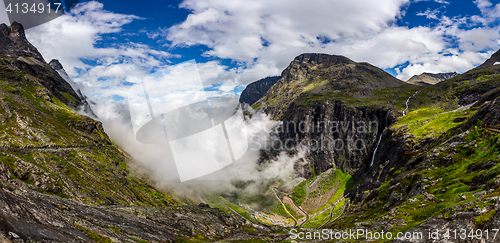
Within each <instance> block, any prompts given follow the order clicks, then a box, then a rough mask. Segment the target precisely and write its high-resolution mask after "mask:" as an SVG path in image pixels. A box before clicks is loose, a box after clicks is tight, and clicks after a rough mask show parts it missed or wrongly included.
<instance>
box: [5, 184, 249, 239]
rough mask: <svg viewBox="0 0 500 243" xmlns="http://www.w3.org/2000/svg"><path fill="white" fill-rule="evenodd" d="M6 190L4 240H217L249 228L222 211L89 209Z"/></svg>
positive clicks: (190, 207)
mask: <svg viewBox="0 0 500 243" xmlns="http://www.w3.org/2000/svg"><path fill="white" fill-rule="evenodd" d="M2 186H7V188H5V187H3V189H2V190H0V205H1V207H2V208H3V211H2V214H1V215H0V230H1V233H0V240H1V241H2V242H137V241H143V242H178V241H179V240H181V239H185V238H193V239H199V240H201V239H205V240H207V241H212V240H217V239H221V238H224V237H228V236H230V235H231V234H232V233H233V232H234V231H237V230H239V229H242V228H243V226H244V225H245V222H244V221H243V220H242V219H240V218H237V217H234V216H232V215H230V214H227V213H225V212H223V211H222V210H220V209H217V208H210V207H197V206H184V207H170V208H145V207H120V206H116V207H106V206H88V205H85V204H82V203H78V202H76V201H73V200H68V199H64V198H60V197H57V196H53V195H46V194H40V193H37V192H33V191H30V190H27V191H24V192H21V191H16V188H15V187H13V186H9V185H6V184H5V183H4V184H3V185H2ZM9 189H10V190H13V191H12V192H11V191H8V190H9ZM2 238H3V239H2Z"/></svg>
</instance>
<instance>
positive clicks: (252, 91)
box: [240, 76, 281, 105]
mask: <svg viewBox="0 0 500 243" xmlns="http://www.w3.org/2000/svg"><path fill="white" fill-rule="evenodd" d="M280 78H281V77H279V76H275V77H267V78H263V79H261V80H258V81H255V82H253V83H251V84H249V85H248V86H247V87H246V88H245V89H244V90H243V92H241V95H240V103H246V104H249V105H253V103H255V102H256V101H257V100H259V99H260V98H262V96H264V95H265V94H266V93H267V91H268V90H269V89H270V88H271V87H272V86H273V85H274V84H275V83H276V82H278V80H279V79H280Z"/></svg>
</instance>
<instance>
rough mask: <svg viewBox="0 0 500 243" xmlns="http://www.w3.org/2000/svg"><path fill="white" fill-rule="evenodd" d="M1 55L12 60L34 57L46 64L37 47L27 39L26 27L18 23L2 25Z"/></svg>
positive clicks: (0, 27)
mask: <svg viewBox="0 0 500 243" xmlns="http://www.w3.org/2000/svg"><path fill="white" fill-rule="evenodd" d="M0 54H2V55H6V56H10V57H12V58H18V57H33V58H35V59H36V60H38V61H40V62H42V63H45V60H44V59H43V57H42V55H41V54H40V53H39V52H38V50H37V49H36V47H34V46H33V45H32V44H31V43H29V41H28V40H27V39H26V35H25V33H24V27H23V26H22V25H21V24H19V23H17V22H13V23H12V25H11V26H7V25H6V24H0Z"/></svg>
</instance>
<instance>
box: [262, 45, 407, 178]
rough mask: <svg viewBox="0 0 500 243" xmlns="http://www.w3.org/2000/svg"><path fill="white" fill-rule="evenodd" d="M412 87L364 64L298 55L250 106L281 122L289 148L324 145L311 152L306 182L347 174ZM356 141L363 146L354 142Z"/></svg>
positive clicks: (336, 57) (330, 56)
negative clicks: (327, 174) (329, 174)
mask: <svg viewBox="0 0 500 243" xmlns="http://www.w3.org/2000/svg"><path fill="white" fill-rule="evenodd" d="M414 88H415V86H413V85H409V84H407V83H405V82H403V81H400V80H398V79H396V78H394V77H392V76H391V75H390V74H388V73H386V72H385V71H383V70H381V69H379V68H377V67H374V66H372V65H370V64H368V63H356V62H354V61H352V60H350V59H348V58H346V57H343V56H335V55H327V54H302V55H299V56H297V57H296V58H295V59H294V60H293V61H292V62H291V63H290V65H289V66H288V67H287V68H286V69H285V70H284V71H283V72H282V75H281V79H280V80H279V81H278V82H277V83H276V84H275V85H274V86H273V87H272V88H271V89H270V90H269V91H268V92H267V94H266V95H265V96H264V97H263V98H262V99H260V100H259V101H258V102H256V103H255V104H254V105H253V107H254V108H255V109H259V108H263V109H265V111H266V113H268V114H270V115H271V116H272V117H273V118H274V119H279V120H281V121H283V123H284V124H285V127H284V129H283V131H281V132H280V134H279V136H280V137H281V139H282V141H287V140H288V141H289V142H288V144H289V145H290V146H294V145H298V144H299V143H302V142H306V143H307V142H309V141H311V142H315V141H320V140H321V139H323V141H325V140H326V141H328V142H325V143H324V146H322V147H321V148H318V149H315V150H314V151H311V155H310V156H309V157H308V158H309V161H310V164H309V166H306V168H307V169H306V170H305V171H304V172H303V173H302V176H304V177H306V178H308V177H310V176H313V175H315V174H319V173H322V172H324V171H326V170H328V169H330V168H332V167H335V168H339V169H342V171H343V172H345V173H349V174H351V173H352V172H353V171H354V170H356V168H358V167H359V166H360V164H361V163H362V160H363V158H365V157H367V156H368V154H370V153H371V151H373V150H374V147H375V144H376V143H377V140H378V138H379V137H380V133H381V132H382V131H383V129H384V127H386V126H388V125H389V124H390V123H391V122H392V121H393V120H394V118H393V117H394V115H395V114H392V115H391V110H392V111H394V110H396V109H395V108H394V107H395V106H399V107H403V103H404V99H405V97H407V96H409V95H411V92H415V91H414ZM263 105H264V107H262V106H263ZM301 122H302V125H301ZM299 126H302V128H308V129H299ZM304 126H305V127H304ZM332 126H334V127H332ZM357 128H360V129H359V130H358V129H357ZM361 140H362V141H363V143H361V142H359V143H358V142H357V141H361ZM334 141H337V142H334ZM335 146H337V147H338V148H340V147H345V148H347V147H349V148H355V147H358V148H359V149H336V148H335Z"/></svg>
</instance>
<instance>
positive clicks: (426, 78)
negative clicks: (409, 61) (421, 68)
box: [406, 72, 458, 86]
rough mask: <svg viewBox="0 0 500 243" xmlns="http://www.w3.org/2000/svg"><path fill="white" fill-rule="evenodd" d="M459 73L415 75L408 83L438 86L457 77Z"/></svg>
mask: <svg viewBox="0 0 500 243" xmlns="http://www.w3.org/2000/svg"><path fill="white" fill-rule="evenodd" d="M457 75H458V73H456V72H452V73H422V74H420V75H415V76H413V77H411V78H410V79H409V80H408V81H406V82H407V83H410V84H414V85H422V86H426V85H433V84H437V83H439V82H441V81H444V80H447V79H450V78H453V77H455V76H457Z"/></svg>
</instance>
